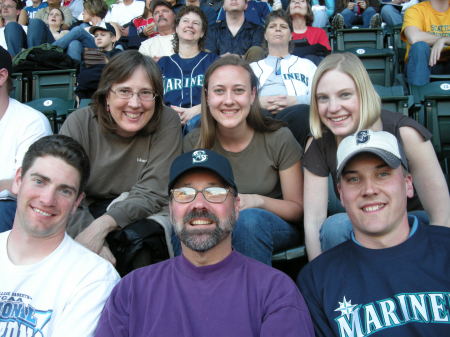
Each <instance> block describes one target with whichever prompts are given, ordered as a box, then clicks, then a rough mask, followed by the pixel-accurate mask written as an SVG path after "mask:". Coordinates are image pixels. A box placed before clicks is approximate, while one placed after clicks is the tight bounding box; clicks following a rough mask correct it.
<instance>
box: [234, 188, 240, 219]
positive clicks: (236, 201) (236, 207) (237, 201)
mask: <svg viewBox="0 0 450 337" xmlns="http://www.w3.org/2000/svg"><path fill="white" fill-rule="evenodd" d="M240 209H241V198H239V194H238V195H237V196H236V197H235V198H234V210H235V213H236V221H237V219H238V218H239V210H240Z"/></svg>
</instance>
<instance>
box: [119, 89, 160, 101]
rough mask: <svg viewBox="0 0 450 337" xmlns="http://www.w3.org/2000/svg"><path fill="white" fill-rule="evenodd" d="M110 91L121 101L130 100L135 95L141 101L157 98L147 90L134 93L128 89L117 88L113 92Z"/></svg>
mask: <svg viewBox="0 0 450 337" xmlns="http://www.w3.org/2000/svg"><path fill="white" fill-rule="evenodd" d="M111 91H112V92H113V93H115V94H116V95H117V96H118V97H119V98H121V99H131V97H133V96H134V95H135V94H136V95H137V97H139V99H140V100H141V101H153V100H154V99H155V98H156V96H158V95H157V94H155V93H154V92H153V91H151V90H147V89H143V90H141V91H138V92H134V91H133V90H131V89H129V88H117V89H115V90H114V89H111Z"/></svg>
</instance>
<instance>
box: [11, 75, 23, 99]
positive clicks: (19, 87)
mask: <svg viewBox="0 0 450 337" xmlns="http://www.w3.org/2000/svg"><path fill="white" fill-rule="evenodd" d="M11 79H12V84H13V86H12V89H11V92H10V93H9V96H10V97H12V98H14V99H16V100H18V101H19V102H25V101H26V98H27V97H25V96H26V95H25V93H26V87H25V86H26V84H25V82H26V80H27V79H26V78H25V77H23V76H22V73H12V74H11Z"/></svg>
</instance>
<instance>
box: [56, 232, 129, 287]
mask: <svg viewBox="0 0 450 337" xmlns="http://www.w3.org/2000/svg"><path fill="white" fill-rule="evenodd" d="M64 240H65V241H66V243H65V244H66V247H65V252H66V253H65V254H64V257H65V262H66V263H67V264H68V265H70V266H71V269H73V270H74V271H76V272H77V274H79V275H83V274H84V275H86V276H87V277H89V278H90V279H91V281H94V282H95V279H98V280H107V281H108V282H109V281H110V282H113V283H116V282H117V281H118V280H119V279H120V277H119V274H118V273H117V271H116V269H115V268H114V267H113V265H112V264H111V263H110V262H108V261H106V260H105V259H104V258H102V257H100V256H99V255H97V254H95V253H94V252H92V251H90V250H89V249H87V248H86V247H84V246H82V245H81V244H79V243H78V242H76V241H75V240H74V239H72V238H71V237H70V236H69V235H67V234H66V235H65V238H64Z"/></svg>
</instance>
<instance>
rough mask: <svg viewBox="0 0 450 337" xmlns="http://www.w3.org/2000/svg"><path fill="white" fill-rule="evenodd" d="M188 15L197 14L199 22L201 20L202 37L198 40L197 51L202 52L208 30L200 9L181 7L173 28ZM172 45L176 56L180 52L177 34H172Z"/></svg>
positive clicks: (206, 21) (203, 14)
mask: <svg viewBox="0 0 450 337" xmlns="http://www.w3.org/2000/svg"><path fill="white" fill-rule="evenodd" d="M189 13H195V14H197V15H198V16H199V17H200V20H202V32H203V36H202V37H201V38H200V40H198V49H199V50H203V47H204V45H205V40H206V32H207V30H208V20H207V19H206V15H205V13H203V11H202V10H201V9H200V7H197V6H183V7H182V8H181V9H180V11H179V12H178V13H177V15H176V17H175V27H178V25H179V24H180V21H181V18H182V17H183V16H185V15H186V14H189ZM172 45H173V51H174V53H175V54H178V53H179V52H180V50H179V47H180V40H179V39H178V34H177V33H175V34H174V37H173V40H172Z"/></svg>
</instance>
